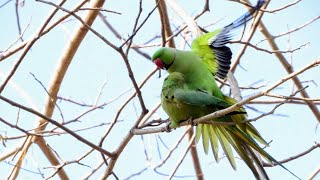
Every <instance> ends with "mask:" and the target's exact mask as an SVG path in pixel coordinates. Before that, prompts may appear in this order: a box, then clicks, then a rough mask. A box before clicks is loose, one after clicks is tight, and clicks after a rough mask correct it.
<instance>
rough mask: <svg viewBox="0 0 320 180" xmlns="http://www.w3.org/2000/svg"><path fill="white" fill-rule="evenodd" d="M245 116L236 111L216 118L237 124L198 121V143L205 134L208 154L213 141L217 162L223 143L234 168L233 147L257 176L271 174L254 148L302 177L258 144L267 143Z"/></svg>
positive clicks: (261, 176)
mask: <svg viewBox="0 0 320 180" xmlns="http://www.w3.org/2000/svg"><path fill="white" fill-rule="evenodd" d="M224 100H225V101H226V102H227V103H228V104H230V105H232V104H234V103H236V101H235V100H234V99H232V98H230V97H228V96H224ZM236 111H238V112H245V110H244V109H243V108H239V109H237V110H236ZM245 119H246V117H245V114H234V115H227V116H224V117H220V118H218V119H214V120H213V121H215V120H216V121H225V122H238V124H235V125H214V124H198V126H197V131H196V141H197V142H198V141H199V140H200V137H202V142H203V148H204V151H205V153H206V154H208V151H209V144H210V145H211V149H212V152H213V155H214V158H215V160H216V161H217V162H218V158H219V157H218V149H219V144H220V145H221V148H222V149H223V151H224V153H225V155H226V157H227V158H228V161H229V163H230V165H231V166H232V168H233V169H236V163H235V158H234V155H233V150H232V148H233V149H234V150H235V151H236V152H237V153H238V155H239V156H240V157H241V159H242V160H243V161H244V162H245V163H246V164H247V166H248V167H249V168H250V169H251V171H252V173H253V174H254V176H255V177H256V178H257V179H269V177H268V175H267V173H266V171H265V170H264V168H263V166H262V165H261V162H260V160H259V158H258V157H257V155H256V154H255V152H254V150H255V151H257V152H258V153H259V154H260V155H261V156H262V157H263V158H264V159H265V160H267V161H269V162H271V163H275V164H277V165H279V166H281V167H282V168H284V169H285V170H287V171H288V172H289V173H291V174H292V175H293V176H295V177H296V178H298V179H300V178H299V177H297V176H296V175H295V174H294V173H292V172H291V171H290V170H288V169H287V168H286V167H284V166H283V165H282V164H280V163H279V162H278V161H277V160H276V159H274V158H273V157H272V156H270V155H269V154H268V153H267V152H266V151H265V150H264V149H262V148H261V147H260V146H259V144H258V143H257V142H259V143H261V144H263V145H268V144H267V142H266V141H265V140H264V139H263V138H262V137H261V135H260V133H259V132H258V131H257V129H256V128H254V126H253V125H252V124H250V122H245V123H244V122H243V121H245ZM209 142H210V143H209Z"/></svg>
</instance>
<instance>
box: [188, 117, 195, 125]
mask: <svg viewBox="0 0 320 180" xmlns="http://www.w3.org/2000/svg"><path fill="white" fill-rule="evenodd" d="M187 123H188V124H190V125H191V126H196V125H197V124H194V123H193V118H192V117H189V119H188V120H187Z"/></svg>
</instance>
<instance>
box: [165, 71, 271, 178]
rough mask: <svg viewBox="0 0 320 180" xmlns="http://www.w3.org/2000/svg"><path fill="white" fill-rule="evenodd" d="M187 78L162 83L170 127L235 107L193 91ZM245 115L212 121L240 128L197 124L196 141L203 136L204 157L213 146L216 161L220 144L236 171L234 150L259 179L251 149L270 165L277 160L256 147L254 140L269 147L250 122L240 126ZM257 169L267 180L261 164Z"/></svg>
mask: <svg viewBox="0 0 320 180" xmlns="http://www.w3.org/2000/svg"><path fill="white" fill-rule="evenodd" d="M185 77H186V76H185V75H183V74H182V73H179V72H172V73H170V74H169V75H168V76H167V77H166V78H165V80H164V83H163V87H162V92H161V104H162V108H163V109H164V111H165V112H166V113H167V114H168V115H169V116H170V120H171V126H173V127H178V126H179V123H180V122H181V121H183V120H188V119H190V118H199V117H202V116H204V115H207V114H210V113H212V112H214V111H217V110H221V109H225V108H227V107H229V106H231V105H232V103H228V102H227V101H225V100H224V99H220V98H218V97H215V96H212V95H211V94H209V93H207V92H204V91H201V89H196V90H192V89H190V88H189V85H188V83H187V79H186V78H185ZM225 97H227V96H225ZM243 113H245V111H244V110H243V109H239V110H238V111H235V112H231V113H229V114H227V115H225V116H223V117H220V118H216V119H213V121H217V122H239V124H235V125H213V124H198V125H197V131H196V139H197V140H199V138H200V136H201V134H202V140H203V147H204V151H205V153H206V154H207V153H208V149H209V143H210V144H211V148H212V152H213V155H214V157H215V159H216V161H218V159H219V157H218V147H219V145H218V143H219V142H220V144H221V147H222V149H223V150H224V152H225V154H226V156H227V158H228V160H229V162H230V164H231V166H232V167H233V168H234V169H236V164H235V158H234V155H233V152H232V149H231V147H233V148H234V149H235V150H236V152H237V153H238V154H239V156H240V157H241V158H242V159H243V160H244V161H245V163H246V164H247V165H248V166H249V168H250V169H251V170H252V172H253V174H254V175H255V176H256V177H259V175H258V171H257V170H256V168H255V167H254V164H253V161H254V162H259V160H258V158H257V157H256V155H255V154H254V152H253V151H252V149H251V148H253V149H255V150H256V151H258V152H259V153H260V154H261V155H262V156H263V157H265V159H266V160H268V161H269V162H272V161H273V160H274V159H273V158H272V157H271V156H270V155H268V154H267V153H266V152H265V151H264V150H263V149H262V148H260V147H259V145H258V144H257V143H256V141H255V140H257V141H259V142H261V143H262V144H264V145H267V142H266V141H265V140H264V139H263V138H262V137H261V136H260V134H259V133H258V131H257V130H256V129H255V128H254V127H253V126H252V125H251V124H250V123H248V122H247V123H240V122H241V121H243V120H244V118H243V117H244V116H243ZM250 147H251V148H250ZM251 159H253V161H252V160H251ZM257 165H259V168H260V169H261V170H262V171H263V173H264V174H265V179H268V176H267V174H266V172H265V171H264V169H263V167H262V166H261V165H260V163H257Z"/></svg>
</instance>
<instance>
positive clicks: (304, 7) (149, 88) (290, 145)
mask: <svg viewBox="0 0 320 180" xmlns="http://www.w3.org/2000/svg"><path fill="white" fill-rule="evenodd" d="M4 2H6V1H4V0H0V5H1V4H3V3H4ZM53 2H55V3H57V2H56V1H53ZM291 2H293V0H283V1H275V0H273V1H272V2H271V3H270V5H269V6H268V9H270V10H272V9H277V8H280V7H283V6H284V5H286V4H288V3H291ZM14 3H15V2H14V1H11V2H9V3H8V4H7V5H6V6H4V7H2V8H1V9H0V22H1V24H2V26H1V33H0V50H1V51H3V50H5V49H6V48H7V47H8V46H9V45H10V44H11V43H12V42H14V41H15V40H16V39H17V37H18V30H17V24H16V16H15V10H14ZM77 3H78V2H77V1H69V2H67V3H66V5H65V6H64V7H68V8H71V7H73V6H74V5H75V4H77ZM178 3H179V4H181V5H183V7H184V8H185V9H186V11H187V12H188V13H189V14H191V15H193V16H194V15H196V14H197V13H198V12H199V11H201V10H202V8H203V3H204V1H190V0H188V1H187V0H186V1H183V0H180V1H178ZM252 3H253V4H255V1H252ZM138 5H139V1H137V0H130V1H116V0H111V1H106V2H105V6H104V8H106V9H109V10H114V11H117V12H120V13H122V14H121V15H118V14H112V13H105V15H107V19H108V20H109V22H110V23H111V24H112V25H113V27H114V28H115V29H117V30H118V32H119V33H120V34H121V35H122V36H123V37H128V36H129V35H130V34H131V32H132V28H133V25H134V21H135V17H136V15H137V12H138V7H139V6H138ZM154 5H155V3H154V1H143V13H142V15H141V19H140V23H141V22H142V20H143V19H144V18H145V17H146V16H147V15H148V13H149V12H150V10H151V9H152V8H153V7H154ZM319 7H320V1H318V0H302V1H301V2H300V3H298V4H297V5H295V6H293V7H290V8H287V9H285V10H283V11H280V12H276V13H274V14H270V13H266V14H265V15H264V16H263V18H262V21H263V22H264V23H265V25H266V26H267V27H268V29H269V31H270V32H271V34H273V35H278V34H280V33H283V32H286V31H288V29H293V28H296V27H299V26H301V25H302V24H304V23H306V22H308V21H310V20H311V19H314V18H315V17H317V16H319V15H320V8H319ZM50 10H51V7H50V6H49V5H46V4H42V3H39V2H35V1H26V2H25V5H24V6H23V7H22V8H20V11H19V12H20V20H21V27H22V29H24V28H25V27H26V25H27V24H28V23H29V22H30V25H29V27H28V28H27V30H26V32H25V35H24V36H23V37H24V39H25V40H27V39H29V38H30V37H32V36H33V34H34V32H35V31H37V30H38V26H39V24H42V23H43V21H44V19H45V18H46V17H47V14H48V12H50ZM168 10H169V15H170V19H172V21H173V22H174V25H175V26H179V25H180V24H181V22H182V21H181V19H180V18H179V17H178V16H176V14H175V13H174V12H173V11H172V10H171V9H170V8H169V7H168ZM210 10H211V11H210V12H207V13H206V14H205V15H204V16H202V17H201V18H199V20H198V21H197V22H198V23H199V25H200V26H206V25H208V24H211V23H214V22H217V21H218V22H217V23H216V24H214V25H213V26H209V27H208V28H207V30H209V31H211V30H214V29H217V28H220V27H223V26H225V25H227V24H229V23H230V22H232V21H233V20H235V19H236V18H238V17H239V16H241V15H242V14H244V13H245V12H246V10H245V8H244V7H242V6H241V5H240V4H237V3H234V2H230V1H226V0H211V1H210ZM62 14H65V13H63V12H60V13H59V15H58V16H57V17H60V16H61V15H62ZM79 14H82V13H79ZM57 17H56V18H55V19H57ZM219 20H220V21H219ZM140 23H139V24H140ZM77 24H78V21H77V20H75V19H74V18H71V20H70V21H67V22H64V23H63V24H61V25H59V26H58V27H56V28H55V29H54V30H52V31H51V32H50V33H49V34H47V35H45V36H43V37H42V38H41V39H40V40H39V41H37V42H36V44H35V45H34V46H33V47H32V49H31V50H30V51H29V53H28V55H27V56H26V57H25V59H24V61H23V62H22V64H21V66H20V67H19V69H18V71H17V72H16V74H15V75H14V76H13V78H12V80H11V82H12V83H14V84H9V85H8V86H7V87H6V89H5V90H4V92H3V93H2V94H1V95H3V96H5V97H7V98H10V99H12V100H14V101H16V102H18V103H21V104H23V105H27V106H30V107H33V108H35V109H36V110H38V111H41V110H42V107H43V105H44V102H45V97H46V92H45V91H44V90H43V88H42V87H41V86H40V85H39V83H38V82H37V81H35V79H34V78H33V76H32V75H31V74H30V73H33V74H34V75H35V76H36V77H37V78H38V79H39V80H40V81H41V82H42V83H43V84H44V85H45V86H46V87H48V84H49V83H50V80H51V76H52V75H53V73H54V70H55V69H56V65H57V63H58V60H59V57H60V55H61V54H62V53H63V52H64V48H65V45H66V44H67V43H68V41H69V38H70V36H71V35H72V33H73V30H74V28H75V25H77ZM93 28H94V29H95V30H97V31H98V32H99V33H101V34H102V35H104V36H105V38H107V39H108V40H110V41H111V42H113V43H114V44H116V45H120V44H122V42H121V41H119V40H118V39H116V38H115V37H114V35H113V34H112V33H111V32H110V31H109V30H108V29H107V27H106V26H105V25H104V24H103V23H102V22H101V20H100V19H99V18H97V19H96V21H95V23H94V25H93ZM172 29H173V30H174V29H175V27H174V26H172ZM319 30H320V22H319V21H316V22H314V23H312V24H311V25H309V26H307V27H305V28H304V29H301V30H300V31H297V32H295V33H293V34H291V35H290V36H284V37H282V38H278V39H277V40H276V42H277V43H278V45H279V47H280V49H281V50H287V49H288V48H292V49H294V48H297V47H299V46H301V45H302V44H305V43H309V44H308V45H307V46H306V47H303V48H301V50H299V51H296V52H294V53H293V54H285V57H286V58H287V59H288V60H290V59H291V60H292V64H293V66H294V69H295V70H297V69H300V68H301V67H304V66H305V65H307V64H309V63H311V62H313V61H314V60H316V59H317V58H319V54H320V51H319V47H320V31H319ZM156 35H160V23H159V17H158V11H155V13H154V14H152V15H151V17H150V19H149V20H148V21H147V23H146V24H145V26H143V28H142V29H141V30H140V31H139V32H138V33H137V35H136V37H135V38H134V43H135V44H144V43H145V42H146V41H148V40H149V39H151V38H152V37H154V36H156ZM261 39H263V36H262V35H261V33H260V32H259V31H257V33H256V35H255V37H254V38H253V41H252V42H253V43H256V42H259V41H260V40H261ZM288 40H289V43H288ZM159 42H161V40H160V39H157V40H155V41H154V42H153V43H159ZM175 42H176V45H177V48H181V44H182V41H181V37H179V38H177V39H175ZM19 43H20V42H18V44H19ZM189 43H190V41H189ZM229 47H231V49H232V50H233V54H234V56H233V57H235V56H236V55H237V52H238V50H239V48H240V47H241V46H240V45H236V44H232V45H230V46H229ZM260 47H263V48H267V49H270V47H269V46H268V44H267V43H266V42H264V43H262V44H261V46H260ZM157 48H158V47H150V48H143V49H142V50H143V51H145V52H146V53H148V54H149V55H150V56H151V55H152V54H153V52H154V51H155V50H156V49H157ZM188 48H189V47H188V46H186V49H188ZM18 57H19V53H17V54H16V55H14V56H11V57H10V58H8V59H6V60H5V61H2V62H0V82H1V83H2V80H3V74H6V73H7V72H9V71H10V70H11V68H12V66H13V64H14V63H15V62H16V60H17V58H18ZM129 59H130V63H131V66H132V69H133V71H134V74H135V78H136V80H137V82H141V81H142V80H143V79H144V78H145V76H146V75H147V74H149V73H150V72H151V71H152V70H153V69H154V68H155V66H154V65H153V64H152V63H151V62H150V61H149V60H147V59H145V58H143V57H142V56H140V55H137V54H136V53H135V52H134V51H130V54H129ZM241 66H242V68H240V67H238V68H237V71H236V73H235V77H236V78H237V80H238V82H239V85H240V86H250V85H252V84H254V85H253V86H259V85H263V84H267V87H268V85H272V84H273V83H274V82H276V81H277V80H278V79H280V78H282V77H284V76H285V75H286V71H285V70H284V68H283V66H282V65H281V64H280V63H279V61H278V59H276V58H275V56H274V55H270V54H267V53H265V52H258V51H257V50H255V49H252V48H248V50H247V51H246V53H245V55H244V56H243V57H242V61H241ZM319 70H320V68H319V67H316V68H314V69H312V70H310V71H307V72H306V73H304V74H303V75H301V76H299V78H300V80H301V81H306V82H305V83H304V84H303V85H304V86H306V85H309V88H308V89H307V92H308V93H309V95H310V96H311V97H312V98H319V97H320V93H319V92H320V87H319V86H320V76H319ZM165 76H166V73H165V72H162V77H161V78H158V76H157V74H156V75H155V76H153V77H152V78H151V80H150V81H148V83H147V84H146V85H145V87H143V88H142V95H143V98H144V100H145V103H146V106H147V108H148V109H149V110H150V109H152V108H153V107H154V106H155V105H156V104H157V103H158V102H159V100H160V96H159V94H160V91H161V86H162V82H163V79H164V77H165ZM105 80H106V81H107V84H106V87H105V89H104V90H103V94H102V97H101V99H100V103H103V102H108V101H110V100H112V99H113V98H115V97H118V96H119V95H120V94H121V93H123V92H125V91H127V90H128V89H130V88H131V87H132V83H131V81H130V79H129V77H128V75H127V69H126V67H125V64H124V62H123V60H122V59H121V57H120V55H119V54H118V53H117V52H115V51H114V50H112V49H111V48H110V47H109V46H107V45H106V44H104V43H103V42H102V41H101V40H100V39H98V38H97V37H96V36H95V35H93V34H92V33H90V32H89V33H88V35H87V36H86V37H85V40H84V42H83V43H82V44H81V46H80V48H79V49H78V51H77V53H76V55H75V57H74V60H73V61H72V63H71V65H70V67H69V70H68V72H67V74H66V77H65V79H64V82H63V83H62V86H61V88H60V91H59V95H60V96H63V97H65V98H72V99H74V100H76V101H79V102H85V103H87V104H93V103H94V102H95V100H96V97H97V95H98V93H99V90H100V88H101V86H102V84H103V83H104V82H105ZM311 80H312V81H313V82H310V81H311ZM257 82H258V83H257ZM292 84H293V83H292V81H288V82H286V83H284V84H283V85H282V86H281V88H278V89H276V90H275V91H273V93H274V94H278V95H287V96H288V95H290V93H291V91H292ZM14 86H18V87H19V88H18V89H20V90H23V93H25V95H22V92H19V91H17V88H15V87H14ZM225 90H227V89H225ZM261 90H262V89H260V90H244V91H242V96H243V97H244V98H245V97H247V96H249V95H251V94H254V93H256V92H259V91H261ZM132 92H133V90H132V89H131V90H130V91H129V92H126V93H125V94H124V95H123V96H121V97H120V98H119V99H117V100H116V101H114V102H112V103H110V104H109V105H107V106H106V107H105V108H104V109H102V110H96V111H95V112H93V113H90V114H88V115H86V116H84V117H83V118H81V119H80V120H81V122H77V123H73V124H70V125H68V126H67V127H68V128H71V129H81V128H85V127H89V126H93V125H98V124H101V123H106V122H111V121H112V120H113V119H114V117H115V115H116V111H117V109H119V107H120V106H121V105H122V104H123V102H124V101H126V99H127V97H128V96H129V95H130V94H131V93H132ZM224 92H225V93H228V92H227V91H224ZM27 97H29V98H30V100H29V99H28V98H27ZM58 105H59V107H60V108H61V109H62V112H63V115H64V119H65V120H66V121H68V120H71V119H73V118H75V117H77V116H78V115H79V114H80V113H82V112H84V111H85V110H86V109H87V108H84V107H80V106H76V105H74V104H70V103H68V102H61V101H58ZM250 106H251V107H254V108H256V109H258V110H259V111H261V112H268V111H269V110H271V109H272V108H273V107H274V105H250ZM318 108H319V106H318ZM247 111H248V116H249V118H254V117H256V116H257V115H259V114H258V113H256V112H254V111H252V110H250V109H248V108H247ZM17 112H18V109H17V108H14V107H12V106H10V105H8V104H6V103H5V102H2V101H0V117H1V118H3V119H5V120H8V121H10V122H12V123H14V122H15V121H16V117H17ZM139 114H140V107H139V101H138V99H136V98H135V99H134V101H132V102H130V103H129V105H128V106H127V108H126V109H125V110H124V111H123V112H122V114H121V116H120V120H123V121H122V122H119V123H118V124H117V125H116V130H114V131H113V132H112V133H111V134H110V136H109V137H108V139H107V141H105V142H104V148H105V149H107V150H109V151H112V150H114V149H115V148H116V147H117V145H118V144H119V142H120V141H121V139H122V138H123V137H124V136H125V135H126V134H127V132H128V131H129V130H130V128H131V127H132V125H133V123H134V121H135V120H136V119H137V117H138V116H139ZM153 117H154V118H157V117H161V118H162V119H165V118H167V115H166V114H165V113H164V112H163V110H162V109H160V110H158V111H157V113H156V114H155V115H154V116H153ZM37 119H38V118H37V117H35V116H33V115H31V114H30V113H27V112H24V111H21V112H20V120H19V125H21V126H22V127H24V128H26V129H32V128H34V125H35V124H36V120H37ZM53 119H56V120H59V121H61V116H60V114H59V112H58V111H57V109H56V110H55V113H54V116H53ZM317 122H318V121H317V120H316V118H315V117H314V116H313V114H312V112H311V111H310V109H309V108H308V107H307V106H306V105H291V104H286V105H283V106H282V107H280V108H278V109H277V111H276V115H271V116H267V117H264V118H262V119H260V120H259V121H257V122H254V123H253V124H254V126H255V127H256V128H257V129H258V130H259V132H260V133H261V134H262V137H264V138H265V139H266V140H267V141H271V140H272V143H271V145H270V147H268V148H266V151H267V152H268V153H269V154H271V155H272V156H273V157H274V158H276V159H277V160H282V159H285V158H288V157H291V156H293V155H296V154H298V153H301V152H303V151H305V150H307V149H308V148H310V147H311V146H312V145H313V144H314V142H315V141H317V142H319V140H320V138H319V135H320V132H319V129H316V127H317ZM52 127H53V126H52V125H49V126H48V129H51V128H52ZM107 128H108V127H107V126H101V127H98V128H95V129H91V130H87V131H82V132H79V134H80V135H81V136H83V137H85V138H86V139H88V140H91V141H92V142H94V143H98V142H99V140H100V138H101V136H102V135H103V134H104V133H105V131H106V129H107ZM183 132H184V128H180V129H177V130H175V131H173V132H171V133H161V134H151V135H144V136H143V140H144V141H142V138H141V136H135V137H134V138H133V139H132V140H131V142H130V143H129V144H128V146H127V147H126V148H125V150H124V151H123V154H122V155H121V157H120V159H119V160H118V162H117V164H116V167H115V169H114V172H115V173H116V174H117V175H118V176H119V178H120V179H125V178H127V177H129V176H131V175H132V174H134V173H137V172H139V171H141V170H143V169H144V168H147V169H146V170H145V171H143V172H142V173H141V174H140V175H139V176H134V177H132V179H150V178H152V179H153V180H156V179H164V178H166V176H163V175H160V174H159V173H156V172H155V171H154V170H153V167H154V166H155V165H157V164H158V163H159V162H160V161H161V159H162V158H163V157H164V156H165V155H166V154H167V152H168V149H167V148H166V147H165V146H164V145H163V144H162V143H161V142H160V139H159V138H158V137H159V136H160V137H161V139H162V140H163V141H164V142H165V144H166V146H168V147H169V148H171V147H172V146H173V145H174V144H175V142H176V141H177V139H178V137H179V136H180V134H181V133H183ZM20 134H21V133H20V132H18V131H16V130H14V129H11V128H9V127H8V126H5V125H4V124H2V123H0V135H2V136H4V135H7V136H15V135H20ZM46 140H47V141H48V143H49V145H50V146H51V147H54V150H55V151H57V152H58V153H59V155H60V156H61V157H62V159H64V160H66V161H68V160H74V159H77V158H79V157H80V156H82V155H83V153H84V152H86V151H88V150H90V148H89V147H88V146H85V145H84V144H82V143H80V142H78V141H77V140H75V139H74V138H73V137H71V136H69V135H61V136H53V137H48V138H46ZM17 143H22V140H15V141H7V142H6V147H4V146H3V145H1V144H0V153H2V152H5V151H7V150H10V149H12V148H14V147H15V146H16V145H17ZM143 143H144V144H143ZM157 143H159V149H160V154H161V156H160V155H159V151H158V149H157ZM186 145H187V141H186V140H184V141H183V142H182V143H181V145H180V146H179V148H178V149H177V150H176V151H175V152H174V153H173V155H172V157H171V158H170V160H169V161H168V162H167V163H166V164H165V165H163V166H162V167H161V168H159V169H158V170H159V172H161V173H164V174H169V173H170V172H171V170H172V169H173V168H174V166H175V164H176V161H177V160H178V159H180V156H181V153H182V152H183V150H184V149H185V147H186ZM144 146H145V147H146V151H147V155H148V159H149V161H146V156H145V152H144ZM197 147H198V152H199V158H200V161H201V166H202V170H203V172H204V175H205V178H206V179H213V178H215V179H241V180H242V179H243V180H247V179H254V176H253V175H252V173H251V172H250V169H249V168H248V167H247V166H246V165H245V164H244V163H243V162H242V161H241V160H236V163H237V168H238V169H237V171H234V170H233V169H232V168H231V166H230V165H229V162H228V160H227V159H226V158H223V159H221V160H220V162H219V163H216V162H215V161H214V157H213V155H212V154H211V153H209V154H208V155H205V154H204V153H203V150H202V144H198V145H197ZM220 155H221V156H222V155H223V154H222V151H220ZM7 160H8V162H0V177H3V178H4V177H7V176H8V174H9V172H10V171H11V169H12V165H11V164H14V162H15V160H16V159H14V161H11V160H12V159H11V158H9V159H7ZM100 160H101V155H100V153H97V152H94V153H92V154H91V155H90V156H89V157H88V158H86V159H84V160H83V161H82V163H83V164H86V165H89V166H90V167H87V166H81V165H78V164H72V165H69V166H66V167H65V170H66V172H67V173H68V175H69V177H70V178H71V179H80V178H82V177H84V176H85V175H86V174H87V173H89V172H90V171H91V168H95V167H96V166H97V164H98V163H99V162H100ZM319 162H320V153H319V150H318V149H316V150H314V151H313V152H312V153H310V154H308V155H306V156H303V157H301V158H299V159H298V160H294V161H291V162H290V163H286V164H285V166H286V167H287V168H288V169H290V170H291V171H293V172H294V173H295V174H297V175H298V176H299V177H301V178H302V179H306V178H307V177H308V176H309V175H310V174H311V173H312V172H313V171H314V170H315V169H317V168H318V167H319ZM48 166H50V164H49V162H48V161H47V160H46V158H45V156H44V155H43V153H42V152H41V151H40V150H39V148H38V146H36V145H33V146H32V147H31V148H30V150H29V152H28V154H27V160H25V161H24V164H23V168H24V170H21V172H20V175H19V178H18V179H42V178H43V177H42V176H41V175H40V174H39V171H38V169H40V171H41V172H43V173H44V174H45V177H48V176H49V175H50V174H51V173H52V172H53V171H52V169H44V168H46V167H48ZM104 170H105V167H103V168H102V169H100V170H99V171H98V172H97V173H95V175H94V176H93V177H92V179H97V178H98V177H100V176H101V174H102V173H103V171H104ZM266 170H267V173H268V174H269V177H270V178H271V179H294V177H293V176H292V175H290V174H289V173H288V172H286V171H285V170H284V169H282V168H280V167H274V168H266ZM176 175H177V177H176V179H178V178H179V177H184V178H185V179H195V176H194V169H193V164H192V161H191V157H190V155H187V157H186V159H185V160H184V161H183V163H182V165H181V167H180V168H179V170H178V171H177V173H176ZM0 179H2V178H0ZM53 179H58V176H55V177H54V178H53ZM110 179H112V178H110ZM316 179H320V177H319V176H318V177H317V178H316Z"/></svg>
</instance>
